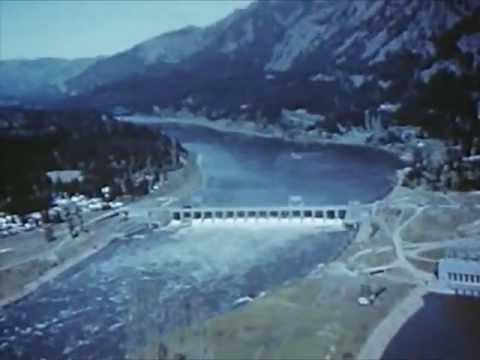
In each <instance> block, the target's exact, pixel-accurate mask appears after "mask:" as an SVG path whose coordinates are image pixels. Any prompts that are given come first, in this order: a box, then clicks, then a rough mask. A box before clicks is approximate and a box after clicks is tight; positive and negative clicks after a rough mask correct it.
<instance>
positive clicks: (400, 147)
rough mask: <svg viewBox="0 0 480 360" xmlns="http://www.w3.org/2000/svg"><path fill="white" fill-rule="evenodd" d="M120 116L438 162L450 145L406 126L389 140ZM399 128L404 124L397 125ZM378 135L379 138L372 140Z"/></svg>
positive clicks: (356, 131) (191, 118) (241, 123)
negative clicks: (420, 156) (397, 137)
mask: <svg viewBox="0 0 480 360" xmlns="http://www.w3.org/2000/svg"><path fill="white" fill-rule="evenodd" d="M118 120H121V121H127V122H134V123H139V124H159V125H161V124H164V125H168V124H175V125H194V126H202V127H206V128H209V129H213V130H216V131H221V132H229V133H238V134H242V135H248V136H256V137H262V138H269V139H281V140H284V141H289V142H293V143H301V144H324V145H350V146H364V147H368V148H371V149H380V150H383V151H386V152H388V153H390V154H393V155H395V156H397V157H398V158H400V159H402V160H403V161H405V162H407V163H409V162H411V160H412V157H413V154H414V153H416V152H417V153H418V152H421V153H423V154H424V158H425V159H428V161H429V162H430V163H432V164H434V165H436V166H437V165H439V164H442V163H443V162H444V161H445V160H446V156H447V155H446V152H447V151H446V146H445V144H443V142H441V141H440V140H436V139H420V138H416V137H415V136H412V134H415V133H416V130H415V129H413V128H410V127H406V128H405V131H406V132H407V133H408V136H407V138H408V140H407V139H406V140H402V141H401V142H399V143H389V142H388V141H381V140H380V139H378V135H379V134H377V133H375V132H374V131H366V130H365V129H360V128H352V129H350V130H349V131H346V130H345V129H343V131H341V132H340V131H339V132H338V133H329V132H326V131H321V130H312V131H306V130H302V129H298V128H295V127H292V128H282V127H281V126H279V125H273V124H268V125H258V124H257V123H255V122H252V121H246V120H238V121H232V120H230V119H217V120H210V119H208V118H206V117H202V116H197V115H193V114H190V113H186V114H182V113H180V114H178V115H175V116H161V115H152V114H134V115H130V116H121V117H118ZM396 128H397V130H399V129H400V132H402V131H401V129H402V127H400V126H398V127H396ZM373 138H377V139H376V140H372V139H373Z"/></svg>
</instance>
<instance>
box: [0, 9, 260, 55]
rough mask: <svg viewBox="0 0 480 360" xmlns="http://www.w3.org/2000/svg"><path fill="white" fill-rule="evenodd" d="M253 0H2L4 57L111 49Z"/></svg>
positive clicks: (0, 48)
mask: <svg viewBox="0 0 480 360" xmlns="http://www.w3.org/2000/svg"><path fill="white" fill-rule="evenodd" d="M251 1H252V0H152V1H148V0H145V1H140V0H123V1H117V0H0V60H6V59H14V58H28V59H31V58H40V57H61V58H69V59H71V58H80V57H94V56H98V55H111V54H114V53H116V52H119V51H123V50H126V49H128V48H130V47H132V46H133V45H136V44H138V43H140V42H142V41H145V40H147V39H149V38H152V37H154V36H156V35H159V34H161V33H164V32H167V31H171V30H176V29H179V28H182V27H184V26H187V25H197V26H205V25H209V24H211V23H214V22H215V21H217V20H220V19H221V18H223V17H225V16H226V15H228V14H229V13H230V12H232V11H233V10H235V9H237V8H244V7H246V6H248V4H249V3H250V2H251Z"/></svg>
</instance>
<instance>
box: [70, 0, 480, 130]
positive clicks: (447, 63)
mask: <svg viewBox="0 0 480 360" xmlns="http://www.w3.org/2000/svg"><path fill="white" fill-rule="evenodd" d="M478 24H480V3H479V2H478V1H476V0H445V1H436V0H395V1H390V0H388V1H387V0H372V1H363V0H338V1H282V0H268V1H267V0H262V1H257V2H254V3H252V5H251V6H249V7H248V8H246V9H244V10H238V11H236V12H234V13H232V14H231V15H230V16H228V17H226V18H225V19H223V20H222V21H219V22H218V23H215V24H213V25H211V26H208V27H205V28H197V27H187V28H185V29H182V30H179V31H176V32H171V33H167V34H163V35H160V36H158V37H155V38H153V39H150V40H148V41H146V42H144V43H141V44H139V45H137V46H135V47H133V48H132V49H130V50H127V51H125V52H122V53H119V54H117V55H114V56H112V57H108V58H105V59H102V60H100V61H98V62H96V63H95V64H93V65H92V66H90V67H89V68H87V69H86V70H85V71H83V72H81V73H80V74H78V76H74V77H72V78H70V79H69V80H68V81H67V86H66V88H65V92H64V94H65V96H66V97H67V99H66V101H62V105H64V104H67V105H69V106H80V107H85V106H88V107H98V108H103V109H111V108H114V107H115V106H119V105H121V106H123V107H127V108H131V109H134V110H143V111H152V109H156V110H159V109H163V110H165V109H168V110H171V111H176V110H179V109H182V108H187V109H188V110H190V111H192V112H195V113H199V114H202V115H207V116H208V117H211V118H219V117H224V116H228V117H231V118H242V117H248V118H250V119H251V118H252V117H253V118H258V119H262V120H264V119H267V120H274V119H275V118H278V116H279V115H280V114H281V110H282V108H288V109H298V108H304V109H307V110H308V111H310V112H313V113H317V114H322V116H325V118H326V119H333V120H334V121H341V120H342V119H348V121H349V122H352V123H355V122H356V121H363V112H364V110H365V109H368V108H376V107H378V105H379V104H381V103H384V102H390V103H395V104H397V103H398V104H404V105H405V104H406V105H405V106H404V108H405V109H410V110H409V111H410V113H411V112H412V111H416V112H418V111H419V109H422V106H423V108H424V109H423V110H425V111H426V113H427V112H428V111H427V110H428V109H426V108H425V103H426V102H425V101H424V102H423V103H421V102H419V101H418V99H424V100H425V99H427V98H428V96H430V95H431V92H432V89H430V88H429V86H430V85H429V84H430V83H431V80H432V78H433V80H434V83H435V81H437V84H436V85H435V87H436V88H438V87H440V88H442V87H447V85H449V84H450V85H452V84H451V83H452V81H453V82H454V83H455V82H457V83H458V81H460V82H462V83H461V84H460V85H461V86H460V87H461V88H462V89H464V90H465V91H466V93H468V97H469V99H470V98H471V101H470V103H469V104H464V106H463V105H462V106H463V110H462V111H463V112H465V113H472V111H473V110H472V109H473V107H474V104H475V101H478V100H476V99H477V98H476V95H475V94H476V93H477V92H480V90H479V89H478V87H479V85H478V81H477V80H475V79H478V73H479V71H478V67H479V63H480V54H479V49H480V46H479V40H480V37H479V33H480V29H479V25H478ZM445 73H447V75H448V74H450V75H454V78H453V79H452V78H448V76H450V75H448V76H447V79H446V80H445V79H443V78H442V76H443V75H442V76H440V75H441V74H445ZM438 74H440V75H438ZM438 77H440V80H438V79H436V78H438ZM443 77H444V78H445V76H443ZM449 82H450V83H449ZM457 83H456V84H454V85H455V86H457V87H458V86H459V84H457ZM463 85H465V86H463ZM433 90H435V89H433ZM462 94H463V93H462ZM430 100H431V99H430ZM430 100H429V101H430ZM427 102H428V101H427Z"/></svg>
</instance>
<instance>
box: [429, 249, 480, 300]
mask: <svg viewBox="0 0 480 360" xmlns="http://www.w3.org/2000/svg"><path fill="white" fill-rule="evenodd" d="M438 280H439V282H440V285H441V287H442V288H443V290H445V291H446V292H448V293H452V294H457V295H467V296H475V297H480V259H479V258H475V257H466V256H465V257H447V258H445V259H441V260H440V261H439V263H438Z"/></svg>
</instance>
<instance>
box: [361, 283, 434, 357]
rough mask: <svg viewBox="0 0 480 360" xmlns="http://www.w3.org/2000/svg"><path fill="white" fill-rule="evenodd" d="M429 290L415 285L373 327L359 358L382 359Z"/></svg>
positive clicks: (422, 303)
mask: <svg viewBox="0 0 480 360" xmlns="http://www.w3.org/2000/svg"><path fill="white" fill-rule="evenodd" d="M427 292H428V290H427V289H426V288H424V287H420V286H418V287H415V288H414V289H412V290H411V291H410V293H409V294H408V295H407V296H406V297H405V298H404V299H403V300H401V301H400V302H399V303H397V304H396V305H395V306H394V308H393V309H392V310H391V311H390V313H389V314H388V315H387V316H386V317H385V318H383V320H382V321H381V322H380V323H379V324H378V325H377V326H376V327H375V328H374V329H373V331H372V332H371V333H370V335H369V336H368V338H367V341H366V342H365V343H364V344H363V346H362V348H361V350H360V352H359V354H358V358H359V359H381V358H382V355H383V353H384V352H385V350H386V349H387V347H388V344H389V343H390V342H391V341H392V340H393V338H394V337H395V336H396V335H397V334H398V332H399V331H400V329H401V328H402V327H403V325H405V323H406V322H407V321H408V320H409V319H410V318H411V317H412V316H414V315H415V313H417V311H418V310H420V309H421V307H422V306H423V305H424V302H423V296H424V295H425V294H426V293H427Z"/></svg>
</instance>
